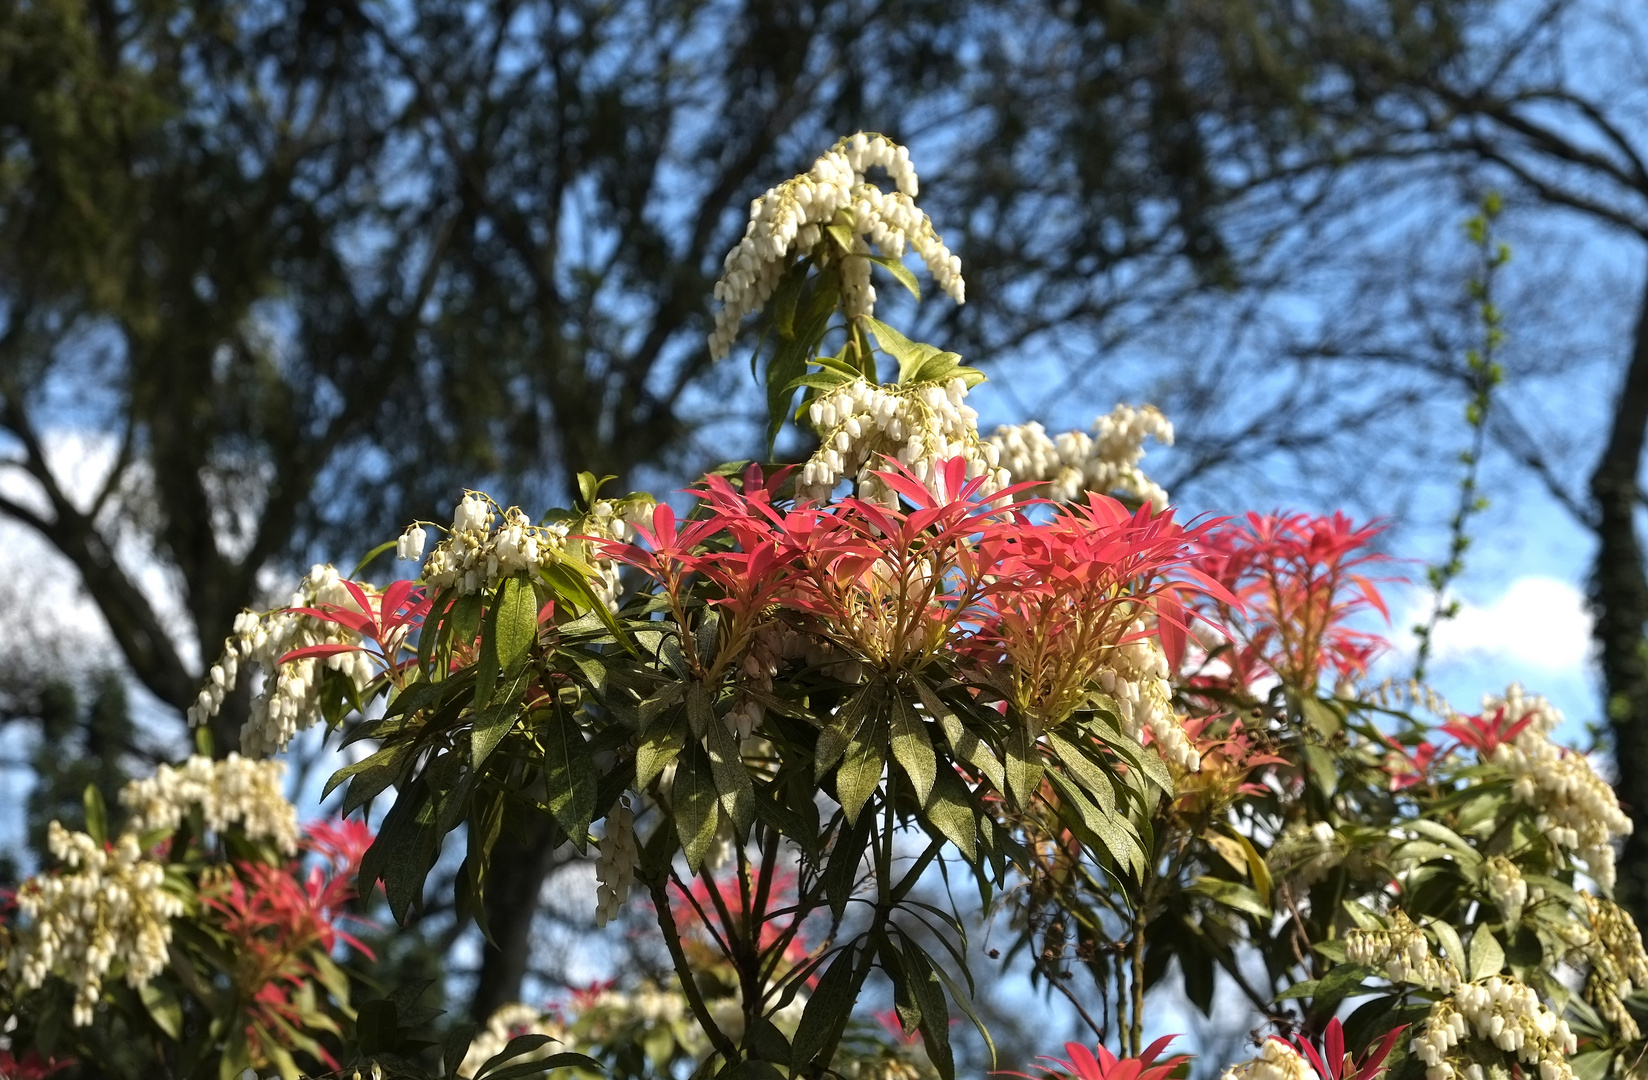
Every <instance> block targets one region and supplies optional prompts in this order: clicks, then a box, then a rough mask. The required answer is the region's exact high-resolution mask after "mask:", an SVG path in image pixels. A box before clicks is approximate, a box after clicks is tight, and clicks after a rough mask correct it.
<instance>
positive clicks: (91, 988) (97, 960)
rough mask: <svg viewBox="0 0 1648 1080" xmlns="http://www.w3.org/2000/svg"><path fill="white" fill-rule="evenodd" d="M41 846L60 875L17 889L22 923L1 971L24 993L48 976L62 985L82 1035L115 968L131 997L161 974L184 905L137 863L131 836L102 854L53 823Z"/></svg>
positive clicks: (144, 863) (153, 864) (148, 865)
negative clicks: (68, 988)
mask: <svg viewBox="0 0 1648 1080" xmlns="http://www.w3.org/2000/svg"><path fill="white" fill-rule="evenodd" d="M46 844H47V847H48V848H50V850H51V853H52V855H53V856H54V857H55V858H56V859H57V860H58V861H60V862H61V863H62V864H63V869H61V870H58V871H57V872H55V873H45V874H38V875H36V876H34V877H31V878H29V879H27V880H26V881H24V882H23V884H22V885H21V886H19V888H18V890H17V911H18V914H19V916H20V917H21V918H20V922H19V927H18V932H17V938H16V943H15V945H14V947H13V950H12V955H11V957H10V959H9V961H8V964H7V967H8V968H9V969H11V970H12V971H15V972H17V977H18V979H19V980H20V981H21V983H22V985H23V986H25V987H27V988H28V989H31V990H38V989H39V988H40V986H41V985H42V984H43V983H44V982H45V980H46V976H48V975H51V974H54V973H55V974H57V975H59V976H61V977H62V978H63V979H65V980H67V981H68V982H69V983H70V985H72V986H73V987H74V1014H73V1022H74V1025H75V1026H76V1027H85V1026H87V1025H88V1024H90V1023H91V1022H92V1017H93V1012H94V1010H95V1008H96V1006H97V1002H98V1000H99V998H100V997H101V996H102V992H103V980H104V978H105V977H106V976H107V975H108V974H109V972H110V970H111V969H113V968H114V966H115V965H116V964H119V965H121V966H122V967H123V968H124V969H125V970H124V975H125V980H126V985H128V986H130V987H132V988H133V989H137V988H140V987H142V986H144V985H145V984H146V983H148V982H149V980H151V979H153V978H154V977H155V976H156V975H158V974H160V972H161V971H162V970H163V969H164V968H165V966H166V956H167V949H168V947H169V946H170V944H171V940H172V927H171V920H172V919H173V918H176V917H177V916H178V915H181V914H182V913H183V901H182V900H181V899H179V898H178V897H177V896H174V895H173V894H172V893H170V892H168V891H167V890H166V888H165V867H163V866H162V865H161V864H160V863H159V862H157V861H155V860H154V859H150V858H148V857H146V856H145V855H144V853H143V852H142V851H141V850H140V849H139V848H138V845H137V837H136V836H135V835H134V834H132V833H125V834H123V835H122V836H121V837H120V838H119V839H118V840H117V841H116V842H115V843H114V844H112V845H110V846H109V847H108V848H105V847H104V845H102V844H100V843H98V842H97V841H96V840H94V839H92V838H91V837H90V836H89V835H87V834H86V833H82V832H69V831H68V830H66V829H64V828H63V826H62V825H60V824H58V823H57V822H55V821H53V822H52V823H51V825H50V827H49V828H48V830H47V833H46Z"/></svg>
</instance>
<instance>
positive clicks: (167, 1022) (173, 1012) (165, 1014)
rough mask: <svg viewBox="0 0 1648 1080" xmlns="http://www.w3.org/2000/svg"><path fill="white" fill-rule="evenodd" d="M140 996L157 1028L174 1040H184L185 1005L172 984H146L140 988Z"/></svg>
mask: <svg viewBox="0 0 1648 1080" xmlns="http://www.w3.org/2000/svg"><path fill="white" fill-rule="evenodd" d="M138 996H139V997H141V998H142V999H143V1007H144V1008H145V1009H147V1010H148V1012H149V1018H150V1019H152V1020H153V1021H154V1022H155V1026H156V1027H158V1028H160V1030H161V1031H164V1032H165V1033H166V1034H167V1035H169V1036H171V1037H172V1038H174V1039H181V1038H183V1003H182V1002H181V1001H179V1000H178V998H177V991H176V990H174V989H173V988H172V985H171V983H169V982H165V981H162V980H159V979H156V980H153V981H150V982H146V983H144V984H143V985H142V986H141V987H139V988H138Z"/></svg>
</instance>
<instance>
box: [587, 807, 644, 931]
mask: <svg viewBox="0 0 1648 1080" xmlns="http://www.w3.org/2000/svg"><path fill="white" fill-rule="evenodd" d="M639 861H640V851H639V850H638V849H637V848H636V846H635V815H634V814H633V813H632V812H631V811H630V808H629V797H628V796H619V798H618V805H617V807H615V808H614V809H613V811H612V813H610V814H608V815H607V825H606V834H605V835H604V836H602V837H601V851H600V855H599V856H598V857H597V858H596V860H595V880H596V882H597V885H596V889H595V925H596V926H605V925H606V924H607V923H609V922H611V921H612V920H613V919H614V918H616V917H617V915H618V910H619V909H620V908H622V907H623V906H624V901H625V900H627V899H629V888H630V885H631V883H632V882H633V881H634V879H635V866H636V863H637V862H639Z"/></svg>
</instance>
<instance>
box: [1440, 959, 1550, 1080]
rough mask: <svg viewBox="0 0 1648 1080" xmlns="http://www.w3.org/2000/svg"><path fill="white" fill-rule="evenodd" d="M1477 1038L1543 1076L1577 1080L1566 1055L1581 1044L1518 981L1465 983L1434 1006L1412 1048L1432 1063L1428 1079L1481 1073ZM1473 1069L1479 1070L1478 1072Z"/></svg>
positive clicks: (1498, 979)
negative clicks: (1534, 1067) (1474, 1045)
mask: <svg viewBox="0 0 1648 1080" xmlns="http://www.w3.org/2000/svg"><path fill="white" fill-rule="evenodd" d="M1472 1040H1476V1041H1478V1042H1481V1043H1486V1044H1488V1045H1491V1046H1492V1047H1494V1048H1495V1049H1497V1050H1499V1051H1501V1052H1503V1053H1506V1054H1511V1055H1514V1056H1515V1059H1516V1060H1517V1061H1519V1062H1521V1063H1522V1064H1523V1065H1537V1066H1538V1067H1539V1075H1540V1080H1573V1070H1572V1069H1570V1068H1569V1067H1568V1061H1567V1057H1568V1055H1570V1054H1572V1053H1573V1052H1574V1051H1575V1049H1577V1047H1578V1040H1576V1039H1575V1038H1574V1034H1573V1032H1571V1031H1569V1030H1568V1024H1567V1022H1566V1021H1564V1020H1562V1019H1561V1018H1560V1017H1558V1016H1557V1015H1556V1014H1555V1013H1553V1012H1552V1011H1551V1010H1549V1009H1547V1008H1546V1007H1545V1006H1544V1004H1542V1003H1541V1002H1540V1000H1539V995H1538V994H1536V993H1534V991H1533V990H1532V989H1530V988H1529V987H1527V986H1525V985H1523V984H1522V983H1521V982H1519V981H1517V980H1516V979H1512V978H1507V977H1503V976H1499V975H1492V976H1489V977H1488V978H1486V979H1480V980H1478V981H1476V982H1472V983H1466V984H1465V985H1464V986H1461V987H1460V988H1459V989H1458V990H1456V991H1454V993H1453V996H1451V997H1447V998H1443V999H1442V1000H1441V1001H1438V1002H1437V1003H1436V1004H1435V1005H1432V1006H1431V1011H1430V1015H1429V1016H1428V1017H1426V1019H1425V1027H1424V1030H1423V1031H1421V1032H1420V1034H1419V1036H1418V1037H1417V1038H1415V1039H1414V1041H1413V1045H1412V1049H1413V1053H1414V1055H1415V1056H1416V1057H1418V1058H1419V1060H1420V1061H1422V1062H1424V1063H1425V1065H1426V1066H1427V1068H1426V1071H1425V1077H1426V1080H1453V1078H1454V1077H1455V1076H1457V1075H1460V1074H1461V1073H1463V1074H1465V1075H1467V1076H1470V1077H1473V1078H1474V1077H1476V1076H1478V1075H1479V1074H1480V1073H1481V1071H1482V1070H1481V1068H1480V1064H1479V1062H1477V1061H1476V1060H1475V1059H1476V1058H1477V1057H1478V1056H1479V1055H1478V1054H1476V1053H1473V1052H1472V1047H1471V1045H1470V1043H1471V1041H1472ZM1473 1069H1474V1071H1473Z"/></svg>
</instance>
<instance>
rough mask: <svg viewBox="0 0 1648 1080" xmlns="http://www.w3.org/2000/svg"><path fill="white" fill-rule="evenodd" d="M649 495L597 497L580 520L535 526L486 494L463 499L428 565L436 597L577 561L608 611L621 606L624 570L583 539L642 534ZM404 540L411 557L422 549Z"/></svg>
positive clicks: (650, 505) (481, 588)
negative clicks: (438, 593) (586, 570)
mask: <svg viewBox="0 0 1648 1080" xmlns="http://www.w3.org/2000/svg"><path fill="white" fill-rule="evenodd" d="M653 505H654V504H653V500H652V497H651V496H648V495H630V496H626V497H625V498H623V499H597V500H596V501H595V502H594V503H593V504H592V505H591V507H590V510H589V512H588V513H587V514H584V515H582V516H580V517H575V518H568V519H565V520H561V521H552V522H549V523H548V524H545V525H534V524H533V523H532V521H531V519H529V518H528V517H527V516H526V514H525V513H523V512H522V511H521V509H520V508H519V507H516V506H511V507H510V508H509V509H507V510H505V511H503V513H502V515H501V516H502V523H501V525H500V524H499V517H500V515H499V514H498V513H497V506H496V504H494V503H493V502H492V500H491V499H489V498H487V497H486V496H485V495H482V494H480V493H479V492H474V491H471V492H469V493H467V494H466V495H464V498H463V501H462V502H460V503H459V504H458V507H457V510H456V511H455V512H454V514H453V517H452V528H451V530H450V531H449V532H448V533H447V535H446V537H445V538H444V539H442V540H441V541H440V542H439V543H437V544H436V545H435V547H434V550H432V551H431V552H430V553H429V557H428V558H427V559H425V560H424V564H423V577H424V581H425V582H426V583H427V584H428V586H429V588H430V589H431V590H433V591H439V590H442V589H454V590H456V591H457V592H458V593H459V594H460V595H468V594H470V593H476V592H483V591H489V590H491V589H494V588H496V587H497V585H498V583H499V582H500V581H502V580H503V579H504V578H506V577H509V576H510V575H512V574H519V573H522V572H526V571H536V570H538V569H540V568H546V567H549V566H552V565H554V564H555V563H557V562H561V561H563V560H564V559H565V558H566V557H568V556H571V557H573V558H576V559H578V560H579V561H581V562H583V563H584V564H585V565H587V566H588V567H589V568H590V569H591V570H593V571H594V574H595V577H594V580H593V581H591V583H590V584H591V587H592V588H593V590H594V591H595V594H596V596H597V597H598V598H599V599H600V600H601V601H602V602H603V603H605V604H606V605H607V606H608V607H609V608H615V607H616V606H617V599H618V565H617V563H615V562H613V561H612V560H611V559H606V558H603V557H601V556H600V555H599V554H598V553H596V552H595V551H594V550H593V549H592V548H591V546H590V545H589V544H588V543H586V542H585V541H582V540H579V539H577V538H578V537H594V538H596V539H600V540H616V541H625V540H629V539H632V538H633V537H634V535H635V533H634V526H635V523H637V522H642V523H645V521H646V520H647V519H648V518H649V517H650V516H651V513H652V508H653ZM414 530H417V526H413V527H412V529H409V530H407V532H406V534H405V535H403V536H402V537H401V542H402V544H403V545H404V546H405V547H406V549H407V550H408V551H411V550H413V548H414V547H416V548H418V549H419V550H421V549H422V546H423V545H422V543H421V542H416V543H415V541H418V539H419V538H418V537H415V536H414V535H413V533H414Z"/></svg>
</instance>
